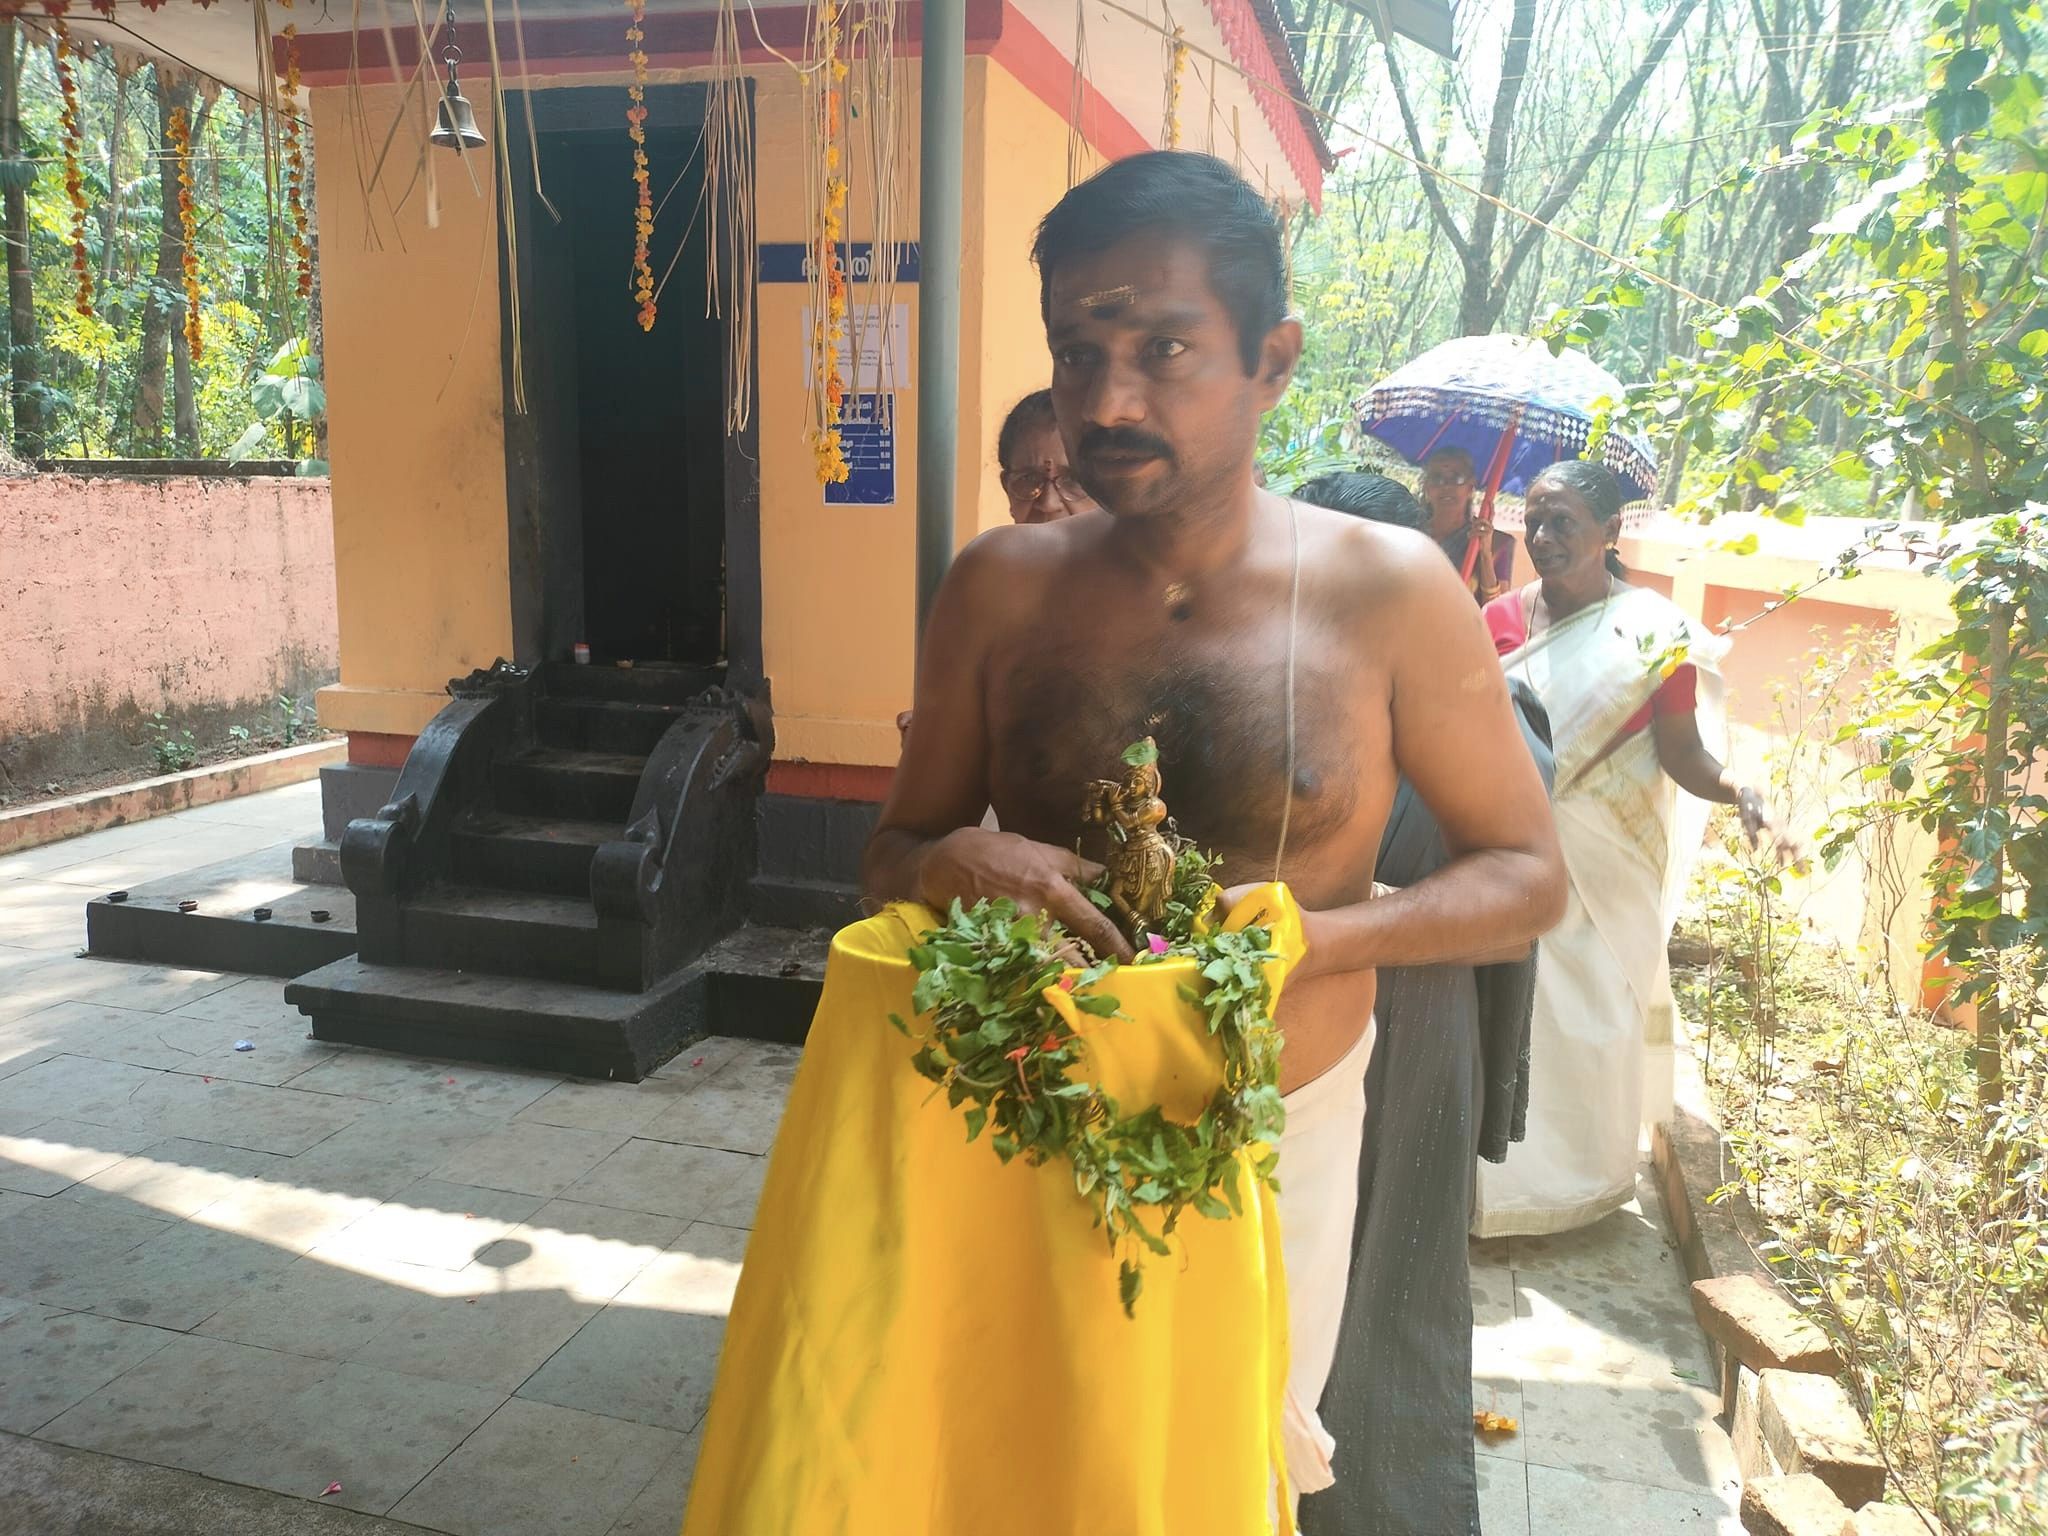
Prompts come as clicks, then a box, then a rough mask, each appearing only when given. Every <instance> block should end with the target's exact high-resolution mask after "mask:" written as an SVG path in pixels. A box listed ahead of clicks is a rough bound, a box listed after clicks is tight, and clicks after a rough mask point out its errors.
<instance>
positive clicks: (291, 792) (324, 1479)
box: [0, 785, 1735, 1536]
mask: <svg viewBox="0 0 2048 1536" xmlns="http://www.w3.org/2000/svg"><path fill="white" fill-rule="evenodd" d="M317 805H318V802H317V790H316V788H315V786H312V785H305V786H299V787H295V788H292V789H285V790H278V791H273V792H272V793H270V794H267V795H261V796H256V797H252V798H249V799H245V800H240V801H235V802H231V803H229V804H226V805H218V806H212V807H208V808H206V809H205V810H201V811H194V812H188V813H185V814H184V815H181V816H176V817H169V818H165V819H163V820H160V821H153V822H146V823H143V824H141V825H140V826H136V827H131V828H122V829H119V830H117V831H113V832H106V833H100V834H96V835H94V836H92V837H87V838H80V839H77V840H75V841H72V842H69V843H63V844H57V845H54V846H51V847H47V848H41V849H36V850H33V851H31V852H29V853H25V854H18V855H14V856H12V857H9V858H4V859H0V1432H6V1433H12V1434H15V1435H23V1436H33V1437H35V1439H36V1441H38V1442H40V1443H43V1444H46V1445H50V1446H58V1447H77V1448H81V1449H83V1450H85V1451H90V1452H100V1453H106V1455H108V1456H112V1457H118V1458H126V1459H127V1461H129V1462H135V1463H147V1464H151V1465H153V1466H154V1467H155V1468H159V1469H179V1470H178V1471H176V1472H171V1471H163V1472H161V1473H157V1474H152V1475H153V1476H158V1477H159V1478H160V1479H162V1480H170V1479H175V1478H180V1477H183V1478H184V1479H185V1481H186V1482H187V1483H190V1484H192V1485H194V1486H203V1487H218V1486H219V1484H201V1483H200V1482H199V1481H198V1480H197V1479H193V1478H191V1477H189V1476H188V1474H203V1476H204V1477H205V1478H211V1479H219V1480H221V1481H222V1482H225V1483H231V1484H241V1485H246V1486H248V1487H251V1488H256V1489H269V1490H273V1491H274V1492H276V1493H279V1494H286V1495H292V1496H296V1497H298V1498H304V1499H315V1500H319V1499H320V1498H321V1495H322V1491H323V1490H324V1489H325V1488H327V1487H328V1485H329V1484H332V1483H339V1484H340V1485H341V1486H340V1490H339V1491H338V1492H337V1493H335V1494H333V1495H331V1496H329V1497H327V1498H326V1499H324V1500H323V1501H322V1502H323V1504H324V1505H325V1506H329V1507H332V1506H337V1505H338V1506H344V1507H346V1508H348V1509H353V1510H360V1511H364V1512H367V1513H369V1514H371V1515H379V1516H381V1515H389V1516H390V1517H391V1521H392V1522H393V1523H392V1524H391V1526H390V1528H391V1529H392V1530H397V1529H399V1526H398V1525H397V1524H396V1522H406V1523H408V1524H409V1525H411V1526H413V1527H425V1528H427V1529H430V1530H441V1531H448V1532H457V1533H476V1536H527V1533H540V1532H548V1533H554V1536H650V1533H662V1536H669V1533H672V1532H673V1531H674V1530H675V1528H676V1525H677V1523H678V1518H679V1514H680V1510H681V1506H682V1500H683V1495H684V1492H685V1489H686V1487H687V1484H688V1480H689V1475H690V1469H691V1467H692V1465H693V1464H694V1461H695V1455H696V1433H697V1430H698V1426H699V1423H700V1421H701V1419H702V1417H703V1413H704V1408H705V1403H706V1401H707V1398H708V1395H709V1392H710V1387H711V1374H712V1368H713V1365H714V1364H715V1361H716V1358H717V1353H718V1347H719V1341H720V1336H721V1331H722V1326H723V1319H724V1316H725V1312H726V1309H727V1307H728V1305H729V1304H730V1300H731V1296H732V1289H733V1285H734V1282H735V1280H736V1278H737V1276H738V1272H739V1261H740V1257H741V1254H742V1252H743V1250H744V1247H745V1243H746V1228H747V1227H748V1226H749V1225H750V1224H751V1222H752V1219H753V1206H754V1201H755V1198H756V1196H757V1194H758V1191H759V1188H760V1180H761V1171H762V1166H763V1158H762V1154H763V1153H765V1152H766V1150H767V1149H768V1147H769V1145H770V1143H771V1142H772V1140H773V1139H774V1135H775V1129H776V1125H777V1122H778V1120H779V1117H780V1114H781V1108H782V1101H783V1097H784V1094H785V1093H786V1091H787V1089H788V1085H789V1081H790V1077H791V1074H792V1072H793V1071H794V1065H795V1053H794V1052H793V1051H790V1050H788V1049H786V1048H781V1047H774V1046H762V1045H752V1044H745V1043H742V1042H738V1041H732V1040H725V1039H719V1040H712V1041H707V1042H705V1043H704V1044H702V1045H700V1046H697V1047H695V1048H693V1049H691V1050H690V1051H687V1052H685V1053H684V1055H683V1056H681V1057H679V1058H678V1059H677V1060H676V1061H674V1062H672V1063H671V1064H670V1065H669V1067H668V1068H666V1069H664V1070H663V1071H662V1072H661V1073H659V1074H657V1075H656V1076H655V1077H653V1078H651V1079H649V1080H648V1081H647V1082H645V1083H642V1084H639V1085H637V1086H630V1087H629V1086H626V1085H622V1084H594V1083H586V1082H571V1081H565V1080H563V1079H560V1078H556V1077H552V1076H548V1075H545V1074H538V1073H526V1072H510V1071H499V1070H493V1069H486V1068H479V1067H469V1066H462V1065H451V1064H447V1063H436V1062H420V1061H413V1060H409V1059H406V1058H402V1057H394V1056H385V1055H378V1054H376V1053H373V1052H353V1051H347V1050H336V1049H330V1048H328V1047H324V1046H317V1045H315V1044H313V1043H312V1042H310V1041H308V1040H307V1039H305V1030H304V1027H303V1024H304V1021H303V1020H302V1019H301V1018H300V1017H299V1015H298V1014H297V1013H296V1012H294V1011H293V1010H290V1009H288V1008H286V1007H285V1005H284V1002H283V996H282V993H283V983H281V982H278V981H273V980H267V979H261V978H246V977H237V976H232V975H219V974H214V973H209V972H197V971H179V970H175V969H171V968H167V967H161V966H136V965H122V964H115V963H110V962H104V961H93V960H83V959H78V958H75V957H74V951H75V950H76V949H77V948H78V946H79V945H80V944H82V943H83V940H84V904H85V900H86V898H87V897H88V896H89V895H90V894H92V892H93V891H94V890H96V889H101V888H106V887H112V886H118V885H124V884H131V883H138V882H140V881H141V880H143V879H145V878H148V877H150V876H154V875H158V874H162V873H165V872H168V871H173V870H176V869H178V868H183V867H188V866H192V865H199V864H205V863H210V862H213V861H215V860H218V859H222V858H227V857H231V856H233V855H235V854H238V853H243V852H250V851H254V850H255V849H258V848H262V847H266V846H270V845H272V844H276V843H278V842H280V841H290V840H291V839H293V838H294V837H295V836H297V835H300V834H301V833H302V832H303V831H304V829H306V828H309V827H311V826H312V825H313V824H314V823H315V821H316V820H317ZM237 1041H249V1042H251V1043H252V1044H253V1046H254V1049H253V1050H250V1051H245V1052H238V1051H236V1050H235V1049H234V1046H235V1043H236V1042H237ZM1650 1209H1651V1210H1652V1211H1653V1212H1654V1209H1655V1207H1654V1205H1653V1206H1651V1207H1650ZM1474 1260H1475V1264H1476V1265H1477V1267H1476V1268H1475V1270H1474V1276H1473V1289H1474V1296H1475V1301H1476V1303H1477V1307H1478V1314H1479V1325H1480V1326H1479V1332H1478V1340H1477V1343H1478V1349H1477V1364H1476V1369H1477V1372H1478V1374H1479V1376H1480V1377H1481V1389H1480V1396H1481V1401H1482V1403H1492V1404H1494V1405H1496V1406H1498V1407H1499V1409H1500V1410H1501V1411H1502V1412H1504V1413H1508V1414H1511V1415H1513V1416H1514V1417H1516V1418H1518V1419H1519V1420H1520V1421H1521V1424H1522V1429H1521V1433H1520V1434H1519V1435H1517V1436H1516V1437H1514V1438H1512V1439H1509V1440H1506V1441H1502V1442H1500V1443H1497V1444H1495V1445H1492V1446H1489V1447H1487V1449H1486V1453H1485V1454H1484V1456H1483V1458H1482V1461H1481V1469H1482V1473H1483V1480H1484V1487H1485V1495H1484V1497H1485V1508H1486V1529H1487V1531H1488V1536H1523V1533H1533V1532H1560V1531H1570V1532H1573V1533H1574V1536H1604V1533H1606V1532H1610V1531H1612V1532H1623V1531H1627V1532H1630V1533H1638V1532H1649V1533H1661V1532H1666V1531H1669V1532H1681V1531H1683V1532H1691V1531H1700V1532H1707V1531H1720V1530H1733V1529H1734V1528H1735V1527H1734V1524H1733V1521H1732V1519H1731V1517H1730V1515H1729V1513H1728V1512H1729V1510H1730V1508H1732V1498H1733V1495H1732V1492H1731V1491H1730V1490H1731V1489H1732V1475H1733V1474H1732V1468H1731V1460H1732V1458H1731V1456H1730V1452H1729V1448H1728V1444H1727V1441H1726V1439H1725V1438H1724V1437H1723V1436H1721V1434H1720V1432H1719V1430H1718V1429H1716V1428H1715V1427H1714V1426H1713V1424H1712V1421H1711V1409H1710V1404H1709V1400H1708V1398H1707V1396H1706V1394H1705V1393H1704V1391H1703V1390H1702V1386H1703V1384H1704V1383H1705V1382H1706V1380H1707V1377H1706V1362H1705V1360H1704V1358H1703V1357H1702V1355H1701V1346H1700V1341H1699V1339H1698V1336H1697V1334H1696V1332H1695V1331H1694V1330H1693V1327H1692V1324H1691V1320H1690V1316H1689V1313H1688V1310H1687V1306H1686V1300H1685V1295H1684V1290H1683V1286H1682V1284H1681V1281H1680V1277H1679V1272H1678V1268H1677V1264H1676V1261H1675V1259H1674V1258H1672V1256H1671V1255H1670V1253H1669V1251H1668V1250H1667V1249H1666V1247H1665V1245H1664V1244H1663V1242H1662V1239H1661V1233H1660V1231H1659V1229H1658V1227H1657V1225H1656V1222H1655V1220H1654V1216H1653V1217H1650V1218H1646V1217H1644V1216H1643V1215H1642V1214H1641V1213H1640V1212H1639V1211H1636V1212H1629V1213H1624V1214H1623V1215H1621V1216H1617V1217H1615V1218H1613V1219H1612V1220H1611V1221H1609V1222H1607V1223H1604V1224H1603V1225H1602V1226H1601V1227H1599V1228H1595V1229H1593V1230H1591V1231H1589V1232H1587V1233H1582V1234H1578V1235H1576V1236H1574V1237H1571V1238H1567V1239H1553V1240H1548V1241H1544V1242H1515V1243H1513V1244H1500V1245H1478V1246H1475V1249H1474ZM55 1454H68V1453H55ZM109 1465H112V1464H111V1463H110V1464H109ZM48 1475H50V1476H52V1477H59V1476H68V1477H70V1478H71V1479H72V1480H73V1481H78V1477H77V1474H76V1473H75V1471H74V1472H70V1473H63V1474H59V1473H56V1472H51V1473H49V1474H48ZM116 1481H118V1480H116ZM164 1496H167V1495H165V1494H164V1493H163V1492H162V1491H161V1489H158V1488H152V1490H151V1492H150V1493H149V1494H148V1497H150V1498H157V1497H164ZM135 1497H138V1498H139V1497H142V1495H141V1494H137V1495H135ZM252 1497H253V1496H252ZM383 1524H384V1523H383V1522H378V1525H379V1528H380V1529H381V1528H382V1527H383ZM309 1528H310V1527H309ZM327 1528H328V1527H327V1526H324V1525H323V1526H322V1527H321V1529H327Z"/></svg>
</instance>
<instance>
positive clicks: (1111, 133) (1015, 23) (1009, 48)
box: [968, 0, 1157, 160]
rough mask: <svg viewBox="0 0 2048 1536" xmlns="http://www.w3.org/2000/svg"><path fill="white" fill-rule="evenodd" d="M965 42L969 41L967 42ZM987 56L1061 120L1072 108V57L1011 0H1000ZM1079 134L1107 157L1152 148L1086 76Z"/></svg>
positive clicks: (1149, 142)
mask: <svg viewBox="0 0 2048 1536" xmlns="http://www.w3.org/2000/svg"><path fill="white" fill-rule="evenodd" d="M968 46H969V48H970V49H971V48H972V47H973V45H972V44H971V43H970V44H969V45H968ZM988 56H989V57H990V58H991V59H993V60H994V61H995V62H996V63H998V64H1000V65H1002V66H1003V68H1005V69H1007V70H1008V71H1009V72H1010V74H1011V76H1012V77H1013V78H1014V79H1015V80H1016V81H1017V83H1018V84H1019V85H1021V86H1023V87H1024V89H1026V90H1027V91H1029V92H1030V93H1031V94H1032V95H1034V96H1036V97H1037V98H1038V99H1039V100H1040V101H1042V102H1044V103H1045V104H1046V105H1047V106H1048V107H1051V108H1052V110H1053V111H1054V112H1055V113H1057V114H1058V115H1059V117H1060V118H1061V120H1062V121H1064V120H1065V119H1066V116H1067V114H1068V113H1069V112H1070V111H1072V110H1073V92H1074V64H1073V61H1072V60H1071V59H1069V58H1068V57H1067V56H1066V55H1065V54H1063V53H1061V52H1060V51H1059V49H1058V47H1057V46H1055V45H1054V43H1053V41H1052V39H1051V38H1049V37H1047V36H1046V35H1045V34H1044V33H1043V32H1041V31H1039V30H1038V28H1036V27H1034V26H1033V25H1032V24H1031V23H1030V21H1029V20H1027V19H1026V18H1025V16H1024V13H1023V12H1021V11H1019V10H1018V9H1017V7H1016V5H1015V4H1013V3H1012V0H1003V15H1002V28H1001V32H1000V35H999V36H998V37H997V38H996V39H995V46H994V47H992V48H990V49H989V50H988ZM1081 137H1082V138H1084V139H1086V140H1087V141H1088V142H1089V143H1090V144H1091V145H1093V146H1094V147H1095V149H1096V151H1097V152H1098V153H1100V154H1101V155H1102V156H1103V157H1104V158H1105V159H1108V160H1122V159H1124V158H1125V157H1126V156H1129V155H1141V154H1143V153H1144V152H1145V151H1146V150H1148V149H1154V148H1157V146H1156V145H1155V144H1153V142H1152V141H1151V140H1150V139H1148V138H1146V137H1145V135H1144V134H1142V133H1140V132H1139V131H1138V130H1137V128H1136V127H1135V126H1134V125H1133V124H1132V122H1131V120H1130V119H1129V118H1127V117H1125V116H1124V115H1123V113H1121V112H1119V111H1117V109H1116V108H1115V107H1114V106H1112V105H1111V104H1110V101H1109V98H1108V97H1106V96H1104V95H1103V94H1102V93H1101V92H1100V91H1098V90H1097V89H1096V88H1095V82H1094V81H1092V80H1083V81H1082V82H1081Z"/></svg>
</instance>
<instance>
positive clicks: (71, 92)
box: [54, 16, 92, 318]
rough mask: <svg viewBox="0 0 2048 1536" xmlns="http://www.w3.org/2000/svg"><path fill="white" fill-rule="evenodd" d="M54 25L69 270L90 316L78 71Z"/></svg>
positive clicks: (67, 32) (61, 28)
mask: <svg viewBox="0 0 2048 1536" xmlns="http://www.w3.org/2000/svg"><path fill="white" fill-rule="evenodd" d="M54 25H55V28H56V33H57V89H58V90H59V92H61V93H62V95H63V98H64V105H63V108H62V110H61V111H60V113H59V114H58V121H59V123H60V124H61V126H62V129H63V136H64V193H65V196H66V197H68V198H69V199H70V200H71V270H72V271H73V272H74V273H76V274H77V278H78V297H77V300H76V304H77V308H78V312H79V313H80V314H81V315H84V316H86V317H88V318H90V317H91V315H92V261H91V259H90V258H89V257H88V256H87V254H86V249H85V215H86V203H85V170H84V165H83V150H84V145H85V125H84V121H83V118H82V117H81V115H80V112H79V106H78V71H77V70H76V69H75V68H73V67H72V63H71V61H72V59H73V58H74V57H76V51H75V50H74V49H73V48H72V45H71V29H70V28H69V27H67V26H66V25H65V24H64V18H63V17H62V16H59V17H57V18H56V19H55V23H54Z"/></svg>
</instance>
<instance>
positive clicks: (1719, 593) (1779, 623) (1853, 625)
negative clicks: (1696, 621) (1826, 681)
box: [1701, 586, 1898, 730]
mask: <svg viewBox="0 0 2048 1536" xmlns="http://www.w3.org/2000/svg"><path fill="white" fill-rule="evenodd" d="M1779 595H1780V594H1778V593H1776V592H1759V591H1748V590H1744V589H1742V588H1737V587H1723V586H1709V587H1708V588H1707V593H1706V602H1705V604H1704V605H1703V606H1704V607H1705V610H1706V611H1705V612H1704V613H1703V614H1702V615H1701V618H1702V619H1704V620H1705V621H1706V624H1707V626H1708V627H1709V628H1710V629H1719V628H1720V627H1721V626H1722V624H1723V623H1727V624H1730V625H1741V626H1742V627H1741V628H1740V629H1739V630H1738V631H1736V633H1735V643H1734V644H1733V645H1732V646H1730V647H1729V651H1728V659H1727V661H1726V662H1724V663H1723V665H1722V673H1723V675H1724V676H1725V677H1726V678H1727V679H1728V712H1729V717H1730V718H1731V719H1732V720H1734V721H1735V722H1736V723H1737V724H1741V725H1753V726H1755V727H1757V728H1758V729H1759V730H1772V729H1774V728H1776V727H1779V726H1781V725H1782V724H1783V723H1784V721H1785V719H1786V718H1790V719H1791V720H1795V721H1796V720H1797V719H1798V718H1800V709H1799V704H1798V702H1797V701H1796V698H1795V699H1794V700H1792V701H1788V702H1787V703H1785V704H1782V705H1781V704H1780V702H1779V700H1778V692H1779V690H1780V689H1781V688H1785V689H1789V690H1790V691H1791V692H1792V693H1793V694H1794V695H1795V696H1796V695H1798V694H1799V693H1800V692H1801V691H1802V690H1803V688H1804V687H1805V685H1806V681H1807V679H1808V678H1809V677H1810V676H1811V674H1812V670H1813V667H1814V662H1815V654H1816V653H1819V654H1820V655H1821V656H1824V657H1828V658H1835V657H1846V656H1852V655H1857V654H1858V653H1865V654H1867V653H1869V652H1871V651H1872V650H1874V651H1875V654H1876V658H1877V660H1878V662H1879V664H1881V665H1884V664H1889V663H1890V661H1891V659H1892V646H1893V635H1894V631H1895V630H1896V629H1897V627H1898V619H1897V616H1896V615H1895V614H1893V613H1892V612H1891V611H1890V610H1889V609H1884V608H1864V607H1855V606H1851V605H1850V604H1847V603H1831V602H1826V601H1823V600H1821V599H1819V598H1812V597H1802V598H1800V599H1799V600H1798V601H1797V602H1794V603H1787V604H1785V605H1784V606H1782V607H1780V608H1777V609H1774V610H1772V611H1771V612H1768V613H1766V612H1765V611H1764V610H1765V609H1766V608H1767V607H1768V606H1769V604H1770V603H1772V602H1773V601H1775V600H1776V599H1777V598H1778V597H1779ZM1870 672H1871V668H1870V667H1869V666H1868V665H1861V666H1857V667H1855V668H1853V669H1851V671H1850V672H1849V673H1848V674H1847V675H1846V676H1845V677H1844V678H1843V682H1842V692H1843V694H1844V695H1845V696H1846V695H1850V694H1853V693H1854V692H1855V691H1856V690H1858V689H1860V688H1861V687H1862V686H1863V685H1864V684H1865V683H1866V682H1868V681H1869V678H1870Z"/></svg>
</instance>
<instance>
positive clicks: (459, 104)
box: [427, 0, 484, 154]
mask: <svg viewBox="0 0 2048 1536" xmlns="http://www.w3.org/2000/svg"><path fill="white" fill-rule="evenodd" d="M442 26H443V27H444V28H445V29H446V30H447V33H448V45H447V48H446V50H445V51H444V52H443V53H442V55H441V62H442V63H444V64H446V65H447V66H448V83H447V85H446V86H444V87H443V88H442V90H441V109H440V111H439V112H437V113H436V114H435V118H434V131H433V132H432V133H430V134H428V135H427V142H428V143H430V144H438V145H440V146H441V147H442V148H443V149H452V150H454V151H455V152H456V153H458V154H463V153H467V152H468V151H469V150H472V149H482V148H483V147H484V134H483V130H482V129H481V128H479V127H477V125H476V109H475V108H474V107H472V106H471V105H470V104H469V98H468V97H467V96H464V95H463V94H462V87H461V86H460V85H459V84H457V83H456V80H455V66H456V65H458V64H460V63H461V62H462V50H461V49H460V48H459V47H457V46H456V43H455V3H454V0H448V9H447V11H446V13H445V14H444V15H443V17H442Z"/></svg>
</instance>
